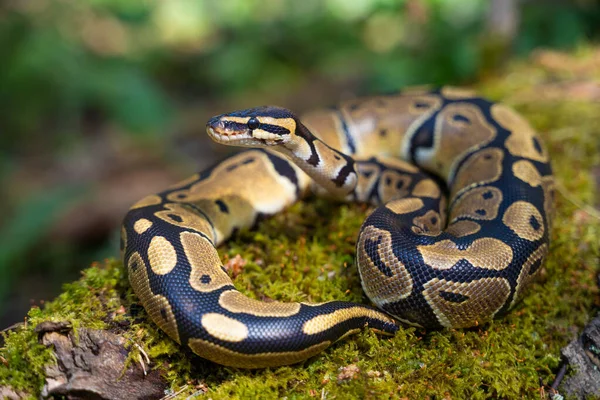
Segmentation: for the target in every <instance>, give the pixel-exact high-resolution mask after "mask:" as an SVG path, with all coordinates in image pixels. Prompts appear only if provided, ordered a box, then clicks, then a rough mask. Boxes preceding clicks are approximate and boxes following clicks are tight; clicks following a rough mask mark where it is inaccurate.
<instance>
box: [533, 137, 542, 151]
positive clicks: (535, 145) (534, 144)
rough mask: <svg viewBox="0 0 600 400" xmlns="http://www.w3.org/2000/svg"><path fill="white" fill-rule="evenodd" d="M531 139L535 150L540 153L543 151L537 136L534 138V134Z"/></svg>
mask: <svg viewBox="0 0 600 400" xmlns="http://www.w3.org/2000/svg"><path fill="white" fill-rule="evenodd" d="M532 140H533V147H534V148H535V151H537V152H538V153H539V154H542V153H543V149H542V144H541V143H540V141H539V140H538V138H536V137H535V136H534V137H533V139H532Z"/></svg>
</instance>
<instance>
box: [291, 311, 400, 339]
mask: <svg viewBox="0 0 600 400" xmlns="http://www.w3.org/2000/svg"><path fill="white" fill-rule="evenodd" d="M361 317H364V318H372V319H379V320H383V321H385V322H387V323H390V324H393V323H394V320H393V319H392V318H390V317H388V316H386V315H385V314H383V313H381V312H379V311H376V310H371V309H368V308H365V307H350V308H343V309H341V310H335V311H334V312H331V313H329V314H322V315H317V316H316V317H313V318H311V319H309V320H308V321H306V322H305V323H304V325H302V332H304V334H306V335H316V334H318V333H322V332H325V331H327V330H329V329H331V328H333V327H334V326H336V325H339V324H342V323H344V322H346V321H349V320H351V319H353V318H361Z"/></svg>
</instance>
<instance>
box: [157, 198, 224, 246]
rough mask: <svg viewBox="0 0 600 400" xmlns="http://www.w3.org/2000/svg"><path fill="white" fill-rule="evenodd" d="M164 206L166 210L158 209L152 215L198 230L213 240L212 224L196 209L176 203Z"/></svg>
mask: <svg viewBox="0 0 600 400" xmlns="http://www.w3.org/2000/svg"><path fill="white" fill-rule="evenodd" d="M164 208H166V210H163V211H158V212H156V213H154V215H155V216H156V217H157V218H160V219H162V220H163V221H165V222H168V223H169V224H172V225H175V226H178V227H180V228H183V229H193V230H195V231H196V232H200V233H202V234H204V235H206V236H207V237H208V238H209V239H210V240H212V241H214V238H215V234H214V231H213V228H212V225H211V224H210V222H209V221H207V220H206V219H205V218H204V217H202V216H200V215H199V214H198V213H197V211H195V210H193V209H191V208H190V207H189V206H186V205H184V204H178V203H168V204H165V205H164Z"/></svg>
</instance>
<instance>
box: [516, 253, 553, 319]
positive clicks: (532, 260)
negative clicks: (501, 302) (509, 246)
mask: <svg viewBox="0 0 600 400" xmlns="http://www.w3.org/2000/svg"><path fill="white" fill-rule="evenodd" d="M546 254H548V245H547V244H546V243H544V244H542V245H540V247H538V248H537V249H535V250H534V251H533V253H531V255H530V256H529V257H528V258H527V261H525V263H524V264H523V267H522V268H521V273H520V274H519V277H518V278H517V287H516V289H515V294H514V297H513V300H512V302H511V303H510V308H512V307H513V306H514V305H515V304H516V303H517V301H519V299H520V298H521V294H522V293H523V292H524V291H525V290H526V289H527V287H528V286H529V284H530V283H531V281H533V280H534V279H535V277H536V276H537V274H538V272H539V270H540V269H541V267H542V264H543V262H544V258H545V257H546ZM532 269H533V270H532Z"/></svg>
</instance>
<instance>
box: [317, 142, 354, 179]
mask: <svg viewBox="0 0 600 400" xmlns="http://www.w3.org/2000/svg"><path fill="white" fill-rule="evenodd" d="M313 145H314V146H315V150H316V152H317V155H318V157H319V160H320V161H319V164H318V166H319V172H320V173H321V174H323V176H324V178H326V179H328V180H329V181H330V182H327V186H326V185H323V186H325V187H326V188H327V189H329V190H331V189H335V190H339V189H337V188H336V186H335V183H334V182H331V181H335V180H337V179H338V176H339V174H340V172H341V170H342V169H343V168H344V167H346V166H347V165H348V162H347V161H346V159H345V158H343V157H341V156H340V155H339V154H337V153H336V152H335V151H333V150H332V149H331V148H330V147H329V146H327V145H326V144H325V143H323V142H322V141H320V140H315V141H314V142H313ZM356 180H357V177H356V174H355V173H354V172H351V173H350V174H348V176H347V177H346V179H345V181H344V185H343V186H344V187H345V186H348V185H350V186H352V187H354V182H355V181H356ZM318 182H319V183H321V181H318ZM329 186H333V187H329Z"/></svg>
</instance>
